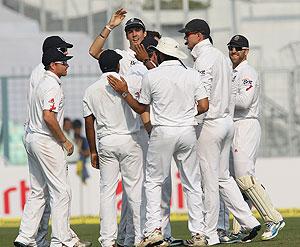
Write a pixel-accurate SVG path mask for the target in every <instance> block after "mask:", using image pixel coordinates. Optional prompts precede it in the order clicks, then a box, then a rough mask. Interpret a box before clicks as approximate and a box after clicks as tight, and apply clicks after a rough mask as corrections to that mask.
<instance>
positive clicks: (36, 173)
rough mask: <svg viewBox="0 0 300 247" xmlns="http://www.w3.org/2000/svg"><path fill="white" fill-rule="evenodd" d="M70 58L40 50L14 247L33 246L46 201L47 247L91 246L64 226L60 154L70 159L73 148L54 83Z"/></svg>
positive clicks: (65, 185) (67, 192)
mask: <svg viewBox="0 0 300 247" xmlns="http://www.w3.org/2000/svg"><path fill="white" fill-rule="evenodd" d="M71 58H72V56H66V55H65V54H64V53H63V52H62V51H60V50H59V49H58V48H56V47H55V48H50V49H48V50H46V51H45V52H44V53H43V58H42V62H43V65H44V66H45V69H46V72H45V73H44V76H43V77H42V79H41V80H40V82H39V83H38V85H36V86H35V87H34V88H33V92H32V94H31V99H30V100H31V102H30V105H29V106H30V109H29V118H28V120H29V121H28V126H27V129H26V133H25V138H24V145H25V149H26V152H27V155H28V164H29V173H30V188H31V193H30V195H29V198H28V199H27V202H26V205H25V208H24V212H23V215H22V221H21V226H20V232H19V235H18V237H17V238H16V240H15V242H14V245H15V246H16V247H24V246H37V243H36V235H37V232H38V226H39V224H40V222H41V219H42V216H43V214H44V210H45V206H46V205H47V202H48V201H49V200H50V199H49V198H51V200H50V207H51V215H52V235H51V244H50V247H62V246H68V247H72V246H80V247H85V246H91V243H87V244H84V243H82V242H81V241H80V240H79V239H78V237H77V236H76V234H74V233H73V232H72V230H71V229H70V224H69V217H70V207H71V205H70V203H71V201H70V199H71V189H70V185H69V182H68V174H67V164H66V159H65V153H64V149H65V150H66V152H67V154H68V155H70V154H72V152H73V144H72V143H71V142H70V141H69V140H67V139H66V137H65V136H64V134H63V132H62V122H63V113H64V96H63V91H62V86H61V84H62V81H61V80H60V77H61V76H65V75H67V69H68V64H67V60H69V59H71ZM30 231H31V235H30V236H28V235H27V234H28V232H30Z"/></svg>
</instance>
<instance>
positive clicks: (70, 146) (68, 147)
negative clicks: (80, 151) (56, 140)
mask: <svg viewBox="0 0 300 247" xmlns="http://www.w3.org/2000/svg"><path fill="white" fill-rule="evenodd" d="M63 147H64V149H65V150H66V151H67V155H68V156H70V155H71V154H72V153H73V151H74V146H73V144H72V143H71V142H70V141H69V140H68V139H67V140H66V141H65V142H64V143H63Z"/></svg>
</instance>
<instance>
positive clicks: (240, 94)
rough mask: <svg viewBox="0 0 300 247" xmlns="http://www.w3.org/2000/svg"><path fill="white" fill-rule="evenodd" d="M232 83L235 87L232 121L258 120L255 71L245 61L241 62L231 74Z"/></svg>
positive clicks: (257, 93)
mask: <svg viewBox="0 0 300 247" xmlns="http://www.w3.org/2000/svg"><path fill="white" fill-rule="evenodd" d="M232 81H233V83H234V84H236V85H237V94H236V101H235V109H234V120H235V121H236V120H240V119H246V118H258V115H259V79H258V74H257V72H256V71H255V69H254V68H253V67H252V66H250V65H249V64H248V62H247V61H243V62H241V63H240V64H239V65H238V66H237V67H236V68H235V69H234V70H233V72H232Z"/></svg>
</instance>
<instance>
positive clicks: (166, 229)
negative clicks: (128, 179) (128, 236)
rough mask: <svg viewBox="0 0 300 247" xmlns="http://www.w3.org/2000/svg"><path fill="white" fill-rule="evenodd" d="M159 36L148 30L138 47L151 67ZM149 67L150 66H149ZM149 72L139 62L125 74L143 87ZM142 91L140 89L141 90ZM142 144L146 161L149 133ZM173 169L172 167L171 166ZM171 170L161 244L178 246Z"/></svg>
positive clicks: (164, 190) (147, 120)
mask: <svg viewBox="0 0 300 247" xmlns="http://www.w3.org/2000/svg"><path fill="white" fill-rule="evenodd" d="M158 40H159V38H158V37H154V36H153V35H151V34H150V35H149V33H148V32H147V35H146V37H145V38H144V39H143V41H142V42H141V45H143V47H144V48H145V50H144V51H143V47H139V49H138V50H137V49H136V53H137V55H138V57H139V60H141V61H146V62H144V64H145V63H146V65H148V64H149V65H152V66H151V67H157V66H158V61H157V55H156V53H155V50H154V48H153V46H156V45H157V43H158ZM147 67H148V66H147ZM147 72H148V69H147V68H146V66H145V65H143V64H140V63H137V64H135V65H134V66H132V67H131V68H130V69H129V70H128V72H127V74H126V75H125V79H126V81H130V84H132V83H133V82H135V84H136V85H138V86H139V88H140V89H141V87H142V79H143V76H144V75H145V74H146V73H147ZM139 91H140V90H139ZM147 113H148V112H145V113H143V114H142V115H141V118H142V120H143V123H144V125H145V128H146V129H147V131H148V133H149V134H150V133H151V129H152V125H151V121H150V114H149V113H148V114H147ZM141 131H142V132H143V131H145V130H144V128H141ZM141 139H142V141H141V146H142V149H143V153H144V158H145V161H146V154H147V150H148V143H149V137H148V135H144V134H143V133H142V134H141ZM170 169H171V167H170ZM171 175H172V174H171V172H170V174H169V176H168V177H167V178H166V179H165V181H164V183H163V185H162V201H161V208H162V234H163V236H164V241H163V242H162V243H161V244H160V246H177V245H182V242H183V241H182V240H181V239H175V238H174V237H172V230H171V224H170V213H171V210H170V206H171V205H170V202H171V195H172V179H171ZM127 224H130V221H128V222H127Z"/></svg>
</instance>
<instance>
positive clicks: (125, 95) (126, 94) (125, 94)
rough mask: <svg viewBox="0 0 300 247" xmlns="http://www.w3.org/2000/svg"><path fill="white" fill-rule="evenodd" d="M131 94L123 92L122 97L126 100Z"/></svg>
mask: <svg viewBox="0 0 300 247" xmlns="http://www.w3.org/2000/svg"><path fill="white" fill-rule="evenodd" d="M128 94H129V92H123V93H122V94H121V96H122V97H123V98H124V99H125V98H126V97H127V96H128Z"/></svg>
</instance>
